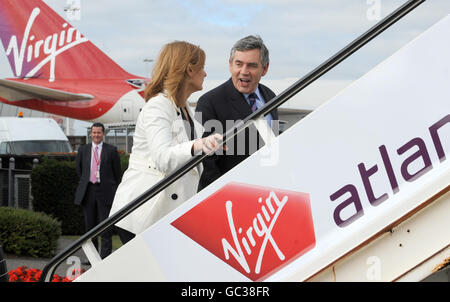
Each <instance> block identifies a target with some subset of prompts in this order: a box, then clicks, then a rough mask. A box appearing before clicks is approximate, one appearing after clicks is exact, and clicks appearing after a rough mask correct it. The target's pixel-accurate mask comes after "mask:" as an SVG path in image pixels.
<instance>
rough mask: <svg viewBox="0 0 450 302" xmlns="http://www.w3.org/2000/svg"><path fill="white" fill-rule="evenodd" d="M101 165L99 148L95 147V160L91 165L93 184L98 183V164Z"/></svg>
mask: <svg viewBox="0 0 450 302" xmlns="http://www.w3.org/2000/svg"><path fill="white" fill-rule="evenodd" d="M99 163H100V161H99V160H98V146H96V147H95V150H94V159H93V160H92V165H91V178H90V180H91V182H92V183H93V184H95V183H96V182H97V175H96V172H97V171H98V164H99Z"/></svg>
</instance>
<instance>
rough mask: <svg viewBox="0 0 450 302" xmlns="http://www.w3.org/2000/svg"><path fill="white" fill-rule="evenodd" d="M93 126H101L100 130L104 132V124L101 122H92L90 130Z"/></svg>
mask: <svg viewBox="0 0 450 302" xmlns="http://www.w3.org/2000/svg"><path fill="white" fill-rule="evenodd" d="M93 127H101V128H102V132H103V133H105V126H104V125H103V124H102V123H94V124H93V125H92V126H91V131H92V128H93Z"/></svg>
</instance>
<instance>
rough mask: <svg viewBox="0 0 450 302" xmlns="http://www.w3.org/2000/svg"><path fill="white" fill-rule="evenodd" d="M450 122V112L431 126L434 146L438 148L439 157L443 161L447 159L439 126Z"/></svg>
mask: <svg viewBox="0 0 450 302" xmlns="http://www.w3.org/2000/svg"><path fill="white" fill-rule="evenodd" d="M449 122H450V114H447V115H446V116H445V117H444V118H443V119H441V120H440V121H438V122H437V123H436V124H434V125H433V126H431V127H430V128H429V130H430V134H431V138H432V139H433V143H434V147H435V148H436V153H437V155H438V157H439V160H440V161H441V162H443V161H444V160H445V152H444V148H442V143H441V140H440V138H439V135H438V133H437V131H438V129H439V128H442V126H444V125H445V124H448V123H449Z"/></svg>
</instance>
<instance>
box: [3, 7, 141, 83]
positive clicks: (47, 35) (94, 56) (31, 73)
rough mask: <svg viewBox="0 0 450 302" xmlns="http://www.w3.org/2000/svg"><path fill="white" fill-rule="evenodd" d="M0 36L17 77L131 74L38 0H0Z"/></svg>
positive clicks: (120, 75)
mask: <svg viewBox="0 0 450 302" xmlns="http://www.w3.org/2000/svg"><path fill="white" fill-rule="evenodd" d="M0 39H1V41H2V43H3V46H4V47H5V51H6V55H7V56H8V60H9V62H10V64H11V68H12V70H13V72H14V74H15V76H17V77H21V78H27V77H32V78H41V79H49V81H54V80H55V79H81V78H82V79H111V78H131V77H133V76H131V75H130V74H128V73H127V72H126V71H124V70H123V69H122V68H121V67H120V66H119V65H117V64H116V63H115V62H114V61H113V60H111V59H110V58H109V57H108V56H107V55H105V54H104V53H103V52H102V51H101V50H100V49H98V48H97V47H96V46H95V45H94V44H92V43H91V42H90V41H89V40H88V39H87V38H86V37H84V36H83V35H82V34H81V33H80V32H79V31H78V30H77V29H76V28H74V27H72V26H71V25H70V24H69V23H68V22H66V21H65V20H64V19H63V18H61V17H60V16H59V15H58V14H57V13H56V12H55V11H53V10H52V9H51V8H50V7H48V6H47V5H46V4H45V3H44V2H43V1H41V0H0Z"/></svg>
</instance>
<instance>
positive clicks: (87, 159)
mask: <svg viewBox="0 0 450 302" xmlns="http://www.w3.org/2000/svg"><path fill="white" fill-rule="evenodd" d="M84 152H85V153H86V156H85V157H84V158H85V160H84V165H85V167H86V171H87V175H88V178H89V176H90V175H91V156H92V144H89V145H86V148H85V151H84Z"/></svg>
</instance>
